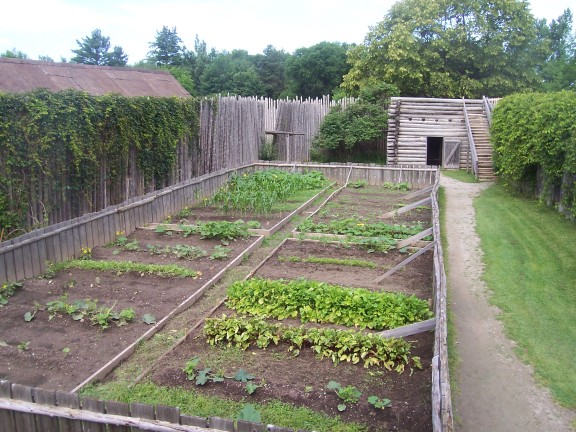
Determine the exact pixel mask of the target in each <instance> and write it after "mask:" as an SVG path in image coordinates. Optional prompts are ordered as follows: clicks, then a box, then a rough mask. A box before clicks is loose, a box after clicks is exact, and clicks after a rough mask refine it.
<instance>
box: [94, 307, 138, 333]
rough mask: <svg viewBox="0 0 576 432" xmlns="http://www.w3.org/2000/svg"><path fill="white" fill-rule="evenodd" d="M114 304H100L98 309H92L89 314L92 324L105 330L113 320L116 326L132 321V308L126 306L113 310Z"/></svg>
mask: <svg viewBox="0 0 576 432" xmlns="http://www.w3.org/2000/svg"><path fill="white" fill-rule="evenodd" d="M115 306H116V303H114V304H113V305H112V306H111V307H105V306H101V307H100V308H99V309H97V310H95V311H93V313H91V315H90V321H91V322H92V324H94V325H98V326H100V328H101V329H102V330H106V329H107V328H108V327H110V324H111V323H112V322H115V323H116V325H117V326H118V327H121V326H124V325H126V324H128V323H129V322H132V321H134V319H135V318H136V312H134V310H133V309H131V308H127V309H122V310H121V311H120V312H115V311H114V307H115Z"/></svg>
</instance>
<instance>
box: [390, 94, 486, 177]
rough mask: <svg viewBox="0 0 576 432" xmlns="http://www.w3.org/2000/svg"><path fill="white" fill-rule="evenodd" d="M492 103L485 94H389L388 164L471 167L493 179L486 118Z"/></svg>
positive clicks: (477, 172)
mask: <svg viewBox="0 0 576 432" xmlns="http://www.w3.org/2000/svg"><path fill="white" fill-rule="evenodd" d="M494 103H495V100H493V99H492V100H490V99H487V98H483V99H433V98H411V97H394V98H392V100H391V103H390V108H389V112H388V140H387V142H388V144H387V161H388V164H389V165H434V166H441V167H444V168H453V169H470V170H471V171H472V172H473V173H474V174H475V175H476V177H478V178H479V179H480V180H492V179H493V178H494V169H493V167H492V146H491V144H490V134H489V122H490V114H491V111H492V107H493V105H494Z"/></svg>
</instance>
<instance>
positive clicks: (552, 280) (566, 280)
mask: <svg viewBox="0 0 576 432" xmlns="http://www.w3.org/2000/svg"><path fill="white" fill-rule="evenodd" d="M474 206H475V208H476V212H477V230H478V234H479V236H480V239H481V245H482V250H483V252H484V258H483V260H484V263H485V273H484V279H485V281H486V283H487V284H488V287H489V288H490V289H491V290H492V291H493V295H492V297H491V300H492V302H493V303H494V304H495V305H497V306H498V307H499V308H500V309H501V310H502V314H501V319H502V321H503V323H504V326H505V329H506V332H507V335H508V336H509V337H510V338H512V339H513V340H515V341H516V342H517V344H518V345H517V352H518V354H519V355H520V357H521V358H522V359H524V360H525V361H526V362H528V363H530V364H531V365H533V366H534V369H535V371H536V375H537V377H538V379H539V380H540V381H541V382H542V383H543V384H544V385H546V386H548V387H549V388H550V389H551V391H552V394H553V395H554V397H555V398H556V399H557V400H558V401H559V402H560V403H561V404H562V405H564V406H566V407H570V408H576V368H575V367H574V359H576V223H574V222H569V221H568V220H566V219H565V218H564V217H563V216H561V215H559V214H558V213H557V212H556V211H554V210H553V209H549V208H543V207H542V206H541V205H539V204H538V203H537V202H536V201H533V200H527V199H524V198H521V197H518V196H516V195H514V194H511V193H510V192H508V191H507V190H506V189H505V188H503V187H502V186H498V185H496V186H493V187H490V188H489V189H487V190H486V191H484V192H483V193H482V194H481V196H480V197H479V198H477V199H476V200H475V202H474Z"/></svg>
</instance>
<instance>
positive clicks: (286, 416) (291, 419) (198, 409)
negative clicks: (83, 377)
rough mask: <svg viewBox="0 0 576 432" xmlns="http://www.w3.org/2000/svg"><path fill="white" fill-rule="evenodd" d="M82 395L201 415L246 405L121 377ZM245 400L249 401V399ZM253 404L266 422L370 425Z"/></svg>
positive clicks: (314, 426) (349, 430)
mask: <svg viewBox="0 0 576 432" xmlns="http://www.w3.org/2000/svg"><path fill="white" fill-rule="evenodd" d="M82 396H87V397H95V398H98V399H102V400H115V401H119V402H125V403H131V402H139V403H147V404H154V405H167V406H177V407H179V408H180V410H181V412H182V413H183V414H188V415H195V416H199V417H223V418H237V416H238V413H239V412H240V410H241V409H242V407H243V406H244V403H242V402H235V401H231V400H226V399H221V398H217V397H214V396H205V395H202V394H200V393H199V392H197V391H196V390H194V389H191V390H189V389H184V388H181V387H175V388H168V387H161V386H157V385H155V384H153V383H150V382H146V383H142V384H137V385H135V386H134V387H130V386H129V384H128V383H127V382H122V381H115V382H112V383H108V384H101V385H96V386H89V387H87V388H85V389H84V390H83V391H82ZM246 402H247V403H250V401H249V400H247V401H246ZM254 405H255V407H256V409H257V410H258V411H260V414H261V416H262V423H263V424H274V425H277V426H283V427H288V428H292V429H295V430H296V429H304V430H315V431H319V432H320V431H327V432H328V431H331V432H363V431H366V429H367V428H366V427H365V426H363V425H360V424H357V423H344V422H342V421H341V420H340V419H339V418H338V417H336V416H328V415H326V414H320V413H316V412H314V411H312V410H310V409H307V408H298V407H295V406H293V405H290V404H286V403H281V402H278V401H272V402H269V403H265V404H254Z"/></svg>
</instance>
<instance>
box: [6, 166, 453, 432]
mask: <svg viewBox="0 0 576 432" xmlns="http://www.w3.org/2000/svg"><path fill="white" fill-rule="evenodd" d="M270 168H277V169H282V170H287V171H293V172H304V171H311V170H315V171H320V172H322V173H323V174H324V175H325V176H326V177H327V178H329V179H331V180H333V181H336V182H338V183H339V184H346V183H348V182H353V181H358V180H363V181H367V182H368V184H370V185H381V184H383V183H385V182H391V183H403V182H406V183H410V184H412V185H413V187H417V188H425V187H429V186H431V185H432V186H433V187H434V188H433V192H432V211H433V233H434V239H435V246H434V293H435V295H434V309H435V315H436V329H435V344H434V359H433V365H432V366H433V367H432V384H433V385H432V405H433V406H432V418H433V426H434V429H433V430H434V432H452V431H453V420H452V404H451V393H450V382H449V376H448V355H447V323H446V308H447V305H446V276H445V273H444V262H443V253H442V246H441V241H440V224H439V207H438V200H437V191H438V187H439V185H438V179H439V172H438V169H437V167H423V166H377V165H366V164H317V163H272V162H263V161H260V162H257V163H253V164H249V165H244V166H241V167H237V168H229V169H224V170H220V171H218V172H215V173H212V174H206V175H204V176H201V177H198V178H196V179H193V180H189V181H186V182H182V183H180V184H177V185H174V186H171V187H168V188H165V189H163V190H161V191H156V192H151V193H149V194H146V195H144V196H142V197H139V198H132V199H130V200H127V201H125V202H124V203H122V204H119V205H116V206H112V207H109V208H107V209H104V210H102V211H100V212H97V213H92V214H88V215H85V216H82V217H80V218H77V219H73V220H70V221H67V222H62V223H60V224H56V225H53V226H51V227H47V228H43V229H39V230H36V231H33V232H30V233H28V234H25V235H23V236H20V237H18V238H15V239H13V240H10V241H7V242H4V243H1V244H0V283H3V282H6V281H18V280H22V279H25V278H30V277H35V276H38V275H40V274H42V272H43V271H44V270H45V268H46V261H51V262H60V261H65V260H67V259H70V258H74V257H76V256H78V255H80V250H81V247H82V246H84V247H86V246H87V247H96V246H102V245H105V244H107V243H110V242H111V241H113V240H114V239H115V237H116V232H117V231H124V232H125V233H126V234H130V233H131V232H133V231H134V230H135V229H136V228H137V227H138V226H141V225H145V224H147V223H151V222H159V221H161V220H163V219H164V218H165V217H166V216H167V215H169V214H171V213H175V212H177V211H179V210H180V209H181V208H183V207H184V206H186V205H193V204H194V203H197V202H199V201H201V200H202V198H203V197H205V196H210V195H212V194H213V193H215V192H216V191H217V190H218V188H220V187H221V186H222V185H223V184H224V183H225V182H226V181H227V180H228V179H229V178H230V176H231V175H233V174H234V173H238V174H241V173H243V172H247V171H252V170H266V169H270ZM8 387H9V389H10V391H9V390H8ZM14 389H16V390H17V391H16V392H15V391H14ZM19 394H23V395H25V397H15V396H14V395H16V396H18V395H19ZM35 395H39V396H38V397H40V399H34V398H35V397H36V396H35ZM63 395H67V396H63ZM58 397H61V398H63V399H62V401H63V402H62V403H60V402H58ZM11 398H13V399H19V400H23V401H26V402H33V403H36V404H38V401H40V402H42V401H45V400H49V401H52V400H56V402H57V405H58V406H64V407H67V408H74V409H79V408H80V406H82V409H92V408H84V403H82V404H81V403H80V402H78V400H77V399H75V398H77V396H76V395H74V394H67V393H60V392H56V393H54V392H45V391H44V390H40V389H26V388H25V387H24V386H18V385H17V384H13V385H10V384H4V383H2V384H1V385H0V400H2V401H4V399H11ZM26 398H27V399H26ZM68 400H72V402H70V403H68V402H66V401H68ZM4 402H5V401H4ZM67 403H68V405H66V404H67ZM87 403H88V405H86V406H88V407H93V406H97V407H102V408H101V410H104V411H97V412H99V413H103V412H105V411H106V412H107V413H117V414H121V415H125V414H126V413H129V412H132V415H133V416H134V409H135V407H136V408H138V407H139V406H141V404H131V405H130V406H129V407H128V408H127V407H126V406H124V405H118V404H116V405H115V403H102V402H99V401H91V402H87ZM120 406H121V407H122V409H120V408H118V407H120ZM108 407H111V408H108ZM28 408H30V407H29V406H27V408H26V409H24V408H23V409H21V410H18V409H17V408H16V407H15V406H13V405H10V404H8V405H5V406H4V405H1V404H0V430H6V431H15V432H21V431H26V432H28V431H30V432H35V431H47V432H51V431H54V432H60V431H64V430H66V431H68V430H79V431H81V430H82V429H81V428H80V429H48V428H40V429H33V428H30V429H26V428H20V429H17V428H15V427H11V426H10V427H8V426H6V427H4V425H11V424H12V423H3V422H9V421H13V422H14V421H16V419H21V420H18V421H19V422H20V421H21V422H22V424H25V425H28V424H45V423H46V422H48V423H50V421H51V420H53V421H54V422H55V423H56V424H58V425H60V424H62V423H63V422H64V423H66V422H69V421H71V420H66V419H67V417H65V416H63V417H61V418H60V417H58V416H56V415H55V414H54V416H55V417H54V416H53V417H50V416H48V417H46V415H45V414H42V413H41V412H39V413H37V414H30V413H31V412H30V411H27V409H28ZM98 409H100V408H98ZM130 409H131V410H132V411H130ZM110 410H112V411H110ZM114 410H115V411H114ZM163 410H164V408H162V410H160V411H158V407H157V408H156V411H155V410H154V407H151V408H146V409H144V408H142V410H137V411H136V413H137V414H138V415H137V416H139V415H140V413H142V412H143V413H151V414H149V415H150V416H152V417H146V416H141V417H142V418H145V419H151V420H154V419H155V420H159V421H163V420H164V419H165V418H167V417H161V418H158V415H159V414H158V412H161V413H163V412H168V411H165V410H164V411H163ZM170 412H172V414H170V415H171V416H172V417H170V418H175V414H174V412H175V411H170ZM154 415H156V417H153V416H154ZM161 415H164V414H161ZM26 416H28V417H26ZM56 417H58V419H56ZM190 418H191V417H189V416H182V415H181V416H180V419H181V420H180V421H185V422H189V421H192V420H190ZM7 419H8V420H7ZM30 419H32V420H30ZM55 419H56V420H55ZM182 419H184V420H182ZM79 421H80V420H77V422H79ZM83 421H84V420H83ZM86 421H88V420H86ZM198 421H199V422H204V423H202V425H200V426H199V425H198V424H197V423H181V425H194V426H199V427H201V428H206V427H209V428H213V429H219V430H225V431H233V430H238V431H253V430H254V431H265V430H269V431H285V430H288V429H282V428H276V427H274V426H268V427H267V426H263V425H259V426H257V427H256V426H254V427H255V428H254V429H252V428H251V427H253V425H252V424H248V423H246V424H244V423H242V422H238V424H237V426H236V427H237V429H233V428H234V422H232V421H231V420H223V419H212V420H208V421H206V419H202V420H201V421H200V420H198ZM30 422H32V423H30ZM34 422H36V423H34ZM77 424H80V423H77ZM110 424H114V425H116V423H110ZM206 425H207V426H206ZM116 426H118V425H116ZM118 427H120V426H118ZM133 427H134V428H133V429H132V430H158V431H162V430H166V431H171V430H196V429H182V428H181V429H145V428H144V424H139V425H137V426H133ZM146 427H148V424H146ZM135 428H136V429H135ZM90 430H105V429H90ZM110 430H122V431H128V430H130V429H126V428H124V429H122V428H120V429H110Z"/></svg>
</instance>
